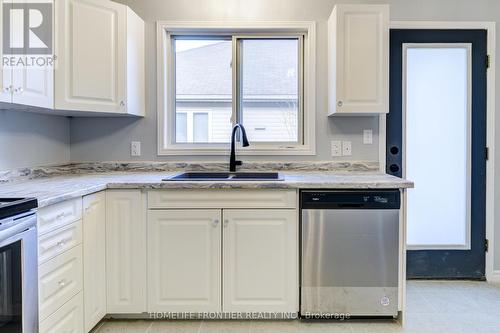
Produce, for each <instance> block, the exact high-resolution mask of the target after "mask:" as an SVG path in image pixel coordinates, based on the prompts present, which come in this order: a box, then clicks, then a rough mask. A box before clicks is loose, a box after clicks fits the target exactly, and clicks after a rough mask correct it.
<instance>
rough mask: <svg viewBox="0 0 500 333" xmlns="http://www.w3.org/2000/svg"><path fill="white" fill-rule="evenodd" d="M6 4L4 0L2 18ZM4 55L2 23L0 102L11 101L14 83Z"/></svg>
mask: <svg viewBox="0 0 500 333" xmlns="http://www.w3.org/2000/svg"><path fill="white" fill-rule="evenodd" d="M4 6H8V3H6V2H3V1H2V3H1V6H0V17H2V18H3V10H4ZM3 56H4V54H3V24H0V58H1V59H2V62H1V63H0V102H4V103H11V102H12V95H11V92H10V85H11V84H12V71H11V70H10V67H7V66H4V62H3Z"/></svg>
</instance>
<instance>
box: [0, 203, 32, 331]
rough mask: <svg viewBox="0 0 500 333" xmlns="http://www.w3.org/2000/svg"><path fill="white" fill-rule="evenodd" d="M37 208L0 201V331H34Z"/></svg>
mask: <svg viewBox="0 0 500 333" xmlns="http://www.w3.org/2000/svg"><path fill="white" fill-rule="evenodd" d="M37 206H38V205H37V200H36V199H25V198H0V332H9V333H35V332H38V270H37V268H38V253H37V231H36V210H35V209H36V208H37Z"/></svg>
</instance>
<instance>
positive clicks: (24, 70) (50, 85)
mask: <svg viewBox="0 0 500 333" xmlns="http://www.w3.org/2000/svg"><path fill="white" fill-rule="evenodd" d="M12 89H13V90H12V103H16V104H22V105H29V106H36V107H41V108H48V109H51V108H53V107H54V69H53V67H52V66H46V67H37V66H32V67H19V68H17V67H16V68H14V69H13V70H12Z"/></svg>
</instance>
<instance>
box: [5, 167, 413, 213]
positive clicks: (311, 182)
mask: <svg viewBox="0 0 500 333" xmlns="http://www.w3.org/2000/svg"><path fill="white" fill-rule="evenodd" d="M178 173H179V172H171V171H167V172H165V171H164V172H109V173H91V174H75V175H64V176H55V177H47V178H38V179H33V180H25V181H17V182H11V183H5V184H0V197H36V198H37V199H38V204H39V207H44V206H48V205H51V204H55V203H58V202H61V201H64V200H69V199H72V198H76V197H80V196H83V195H87V194H91V193H95V192H99V191H102V190H105V189H120V188H121V189H312V188H314V189H395V188H411V187H413V183H412V182H411V181H408V180H405V179H400V178H396V177H393V176H390V175H386V174H383V173H378V172H344V173H343V172H325V171H322V172H318V171H316V172H309V171H308V172H304V171H301V172H295V171H294V172H288V171H284V172H280V174H281V175H282V176H283V178H284V180H281V181H162V179H164V178H166V177H169V176H172V175H174V174H178Z"/></svg>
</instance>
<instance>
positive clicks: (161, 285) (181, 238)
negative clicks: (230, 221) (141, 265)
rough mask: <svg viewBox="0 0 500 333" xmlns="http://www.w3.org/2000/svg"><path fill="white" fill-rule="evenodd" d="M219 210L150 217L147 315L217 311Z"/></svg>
mask: <svg viewBox="0 0 500 333" xmlns="http://www.w3.org/2000/svg"><path fill="white" fill-rule="evenodd" d="M220 225H221V211H220V210H219V209H211V210H151V211H149V213H148V279H149V283H148V288H149V298H148V300H149V302H148V303H149V304H148V311H150V312H158V311H162V312H165V311H172V312H184V311H190V312H191V311H193V312H207V311H210V312H220V311H221V227H220Z"/></svg>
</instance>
